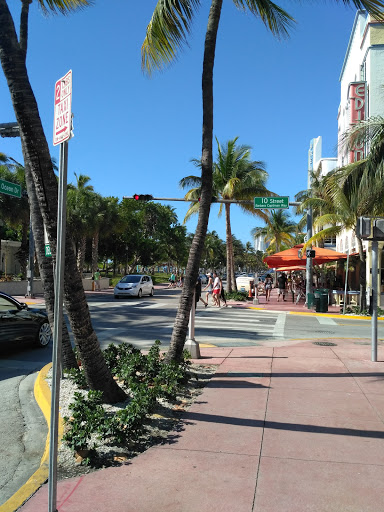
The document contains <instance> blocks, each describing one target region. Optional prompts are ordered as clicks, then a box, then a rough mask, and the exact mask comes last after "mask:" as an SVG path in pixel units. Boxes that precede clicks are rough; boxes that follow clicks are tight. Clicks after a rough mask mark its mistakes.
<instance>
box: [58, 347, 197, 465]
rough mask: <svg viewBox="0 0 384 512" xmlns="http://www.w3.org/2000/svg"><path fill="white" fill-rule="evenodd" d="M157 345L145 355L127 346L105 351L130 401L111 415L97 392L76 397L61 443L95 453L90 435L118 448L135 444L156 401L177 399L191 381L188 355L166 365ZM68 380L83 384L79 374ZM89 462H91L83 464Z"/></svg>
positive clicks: (94, 446)
mask: <svg viewBox="0 0 384 512" xmlns="http://www.w3.org/2000/svg"><path fill="white" fill-rule="evenodd" d="M160 345H161V343H160V341H159V340H156V342H155V344H154V345H153V346H152V347H151V349H150V350H149V352H148V354H147V355H144V354H142V353H141V351H140V350H139V349H138V348H136V347H134V346H133V345H130V344H128V343H122V344H121V345H113V344H110V345H109V346H108V347H107V349H106V350H104V352H103V353H104V357H105V360H106V363H107V366H108V368H109V369H110V370H111V373H112V375H114V376H115V377H117V378H118V379H119V380H120V381H122V382H124V384H125V385H126V386H127V387H128V388H129V393H130V396H131V400H130V401H129V403H128V405H127V406H126V407H124V408H123V409H120V410H119V411H118V412H116V413H115V414H110V413H107V412H106V411H105V410H104V408H103V406H102V403H101V400H102V393H101V392H100V391H89V392H88V394H87V396H83V395H82V394H81V393H75V395H74V398H75V401H74V402H73V403H72V404H71V406H70V409H71V412H72V417H71V418H68V417H66V418H64V421H65V423H66V425H67V426H68V427H69V428H68V431H67V432H66V433H65V435H64V436H63V439H64V441H65V442H66V443H67V445H68V446H69V447H70V448H71V449H73V450H75V451H78V450H80V449H82V450H83V449H90V450H91V452H94V451H95V449H96V444H95V443H93V444H92V443H91V441H90V440H91V436H92V434H97V438H98V439H100V438H109V440H110V441H111V442H113V443H115V444H120V445H121V444H124V443H126V442H127V441H130V442H131V441H137V440H138V438H139V437H140V435H141V434H142V432H143V429H144V428H145V424H146V420H147V417H148V415H150V414H151V413H152V412H153V411H154V409H155V407H156V405H157V400H158V399H160V398H168V399H171V400H174V399H176V396H177V394H178V393H179V392H180V391H181V390H182V388H183V386H184V385H185V384H186V383H187V382H188V380H189V378H190V374H189V372H188V367H189V365H190V361H189V357H190V355H189V354H188V352H187V351H184V352H183V360H182V362H181V363H180V364H177V363H173V362H172V363H165V361H164V356H163V355H162V354H161V353H160ZM67 376H68V377H69V378H71V379H73V380H74V381H75V382H76V383H78V384H82V383H83V380H82V376H81V372H80V370H74V371H69V372H67ZM89 462H90V458H87V459H85V460H84V461H83V463H89Z"/></svg>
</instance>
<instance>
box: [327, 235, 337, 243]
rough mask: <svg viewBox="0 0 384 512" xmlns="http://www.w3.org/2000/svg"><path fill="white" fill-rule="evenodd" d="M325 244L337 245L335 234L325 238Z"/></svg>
mask: <svg viewBox="0 0 384 512" xmlns="http://www.w3.org/2000/svg"><path fill="white" fill-rule="evenodd" d="M324 244H325V245H336V237H335V236H330V237H328V238H325V239H324Z"/></svg>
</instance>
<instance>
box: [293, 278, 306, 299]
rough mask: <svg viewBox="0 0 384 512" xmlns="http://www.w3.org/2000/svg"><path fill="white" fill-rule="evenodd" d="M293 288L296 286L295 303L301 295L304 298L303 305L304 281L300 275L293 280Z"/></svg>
mask: <svg viewBox="0 0 384 512" xmlns="http://www.w3.org/2000/svg"><path fill="white" fill-rule="evenodd" d="M295 288H296V293H297V297H296V304H298V303H299V301H300V299H301V297H303V298H304V306H305V282H304V280H303V279H302V278H301V277H298V278H297V279H296V280H295Z"/></svg>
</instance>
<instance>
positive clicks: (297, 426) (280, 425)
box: [183, 412, 384, 439]
mask: <svg viewBox="0 0 384 512" xmlns="http://www.w3.org/2000/svg"><path fill="white" fill-rule="evenodd" d="M183 419H184V420H185V421H206V422H209V423H225V424H229V425H239V426H243V427H244V426H245V427H257V428H265V429H267V428H268V429H273V430H290V431H293V432H312V433H314V434H332V435H339V436H352V437H366V438H375V439H384V431H380V430H359V429H353V428H343V427H325V426H321V425H305V424H303V423H285V422H278V421H269V420H266V421H264V420H253V419H250V418H234V417H232V416H215V415H214V414H203V413H197V412H187V413H186V414H185V416H184V418H183Z"/></svg>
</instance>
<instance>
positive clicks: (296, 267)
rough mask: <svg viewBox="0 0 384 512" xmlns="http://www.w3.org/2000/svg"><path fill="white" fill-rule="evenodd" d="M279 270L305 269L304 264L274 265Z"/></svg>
mask: <svg viewBox="0 0 384 512" xmlns="http://www.w3.org/2000/svg"><path fill="white" fill-rule="evenodd" d="M276 270H279V271H280V272H293V271H294V270H305V266H304V265H286V266H285V267H276Z"/></svg>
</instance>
